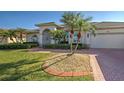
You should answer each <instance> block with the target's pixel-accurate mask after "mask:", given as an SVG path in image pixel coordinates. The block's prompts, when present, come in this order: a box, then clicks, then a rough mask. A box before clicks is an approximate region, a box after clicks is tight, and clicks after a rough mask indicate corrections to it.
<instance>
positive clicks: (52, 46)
mask: <svg viewBox="0 0 124 93" xmlns="http://www.w3.org/2000/svg"><path fill="white" fill-rule="evenodd" d="M75 46H76V44H73V49H74V48H75ZM43 48H46V49H70V45H69V44H47V45H43ZM87 48H88V46H87V45H85V44H79V45H78V49H87Z"/></svg>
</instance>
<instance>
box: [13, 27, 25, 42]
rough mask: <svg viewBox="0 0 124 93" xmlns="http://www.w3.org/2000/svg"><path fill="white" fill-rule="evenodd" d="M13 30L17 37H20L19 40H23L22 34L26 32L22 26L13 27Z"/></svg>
mask: <svg viewBox="0 0 124 93" xmlns="http://www.w3.org/2000/svg"><path fill="white" fill-rule="evenodd" d="M15 32H16V33H17V36H18V35H19V36H18V38H19V39H20V42H24V41H23V34H25V33H26V29H24V28H17V29H15Z"/></svg>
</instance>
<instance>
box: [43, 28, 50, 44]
mask: <svg viewBox="0 0 124 93" xmlns="http://www.w3.org/2000/svg"><path fill="white" fill-rule="evenodd" d="M49 31H50V30H49V29H45V30H44V31H43V33H42V35H43V37H42V43H43V45H47V44H50V42H51V39H50V33H49Z"/></svg>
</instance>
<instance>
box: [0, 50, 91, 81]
mask: <svg viewBox="0 0 124 93" xmlns="http://www.w3.org/2000/svg"><path fill="white" fill-rule="evenodd" d="M53 55H54V54H53V53H41V52H39V53H35V52H27V51H26V50H0V80H6V81H7V80H8V81H12V80H14V81H15V80H19V81H23V80H30V81H32V80H44V81H50V80H51V81H57V80H59V81H60V80H62V81H63V80H64V81H72V80H93V78H92V76H91V75H90V76H84V77H83V76H79V77H58V76H54V75H50V74H48V73H46V72H44V71H43V70H42V69H41V65H42V64H43V63H44V62H43V61H42V60H45V59H47V58H49V57H51V56H53Z"/></svg>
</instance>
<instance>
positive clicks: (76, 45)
mask: <svg viewBox="0 0 124 93" xmlns="http://www.w3.org/2000/svg"><path fill="white" fill-rule="evenodd" d="M78 45H79V39H78V41H77V44H76V47H75V50H74V51H73V54H74V53H75V52H76V51H77V48H78Z"/></svg>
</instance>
